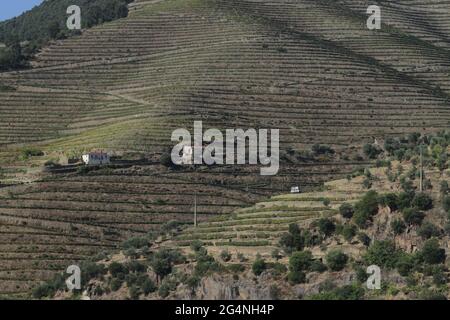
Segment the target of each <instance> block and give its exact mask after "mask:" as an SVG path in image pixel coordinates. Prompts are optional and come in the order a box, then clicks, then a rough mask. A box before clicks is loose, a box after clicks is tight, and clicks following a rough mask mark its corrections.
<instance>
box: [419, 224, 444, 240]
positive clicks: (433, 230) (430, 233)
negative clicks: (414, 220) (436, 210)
mask: <svg viewBox="0 0 450 320" xmlns="http://www.w3.org/2000/svg"><path fill="white" fill-rule="evenodd" d="M417 234H418V235H419V236H421V237H422V238H423V239H430V238H432V237H438V236H439V235H440V234H441V232H440V230H439V229H438V227H436V226H435V225H434V224H432V223H431V222H428V221H427V222H424V223H423V224H422V225H421V226H420V228H419V230H417Z"/></svg>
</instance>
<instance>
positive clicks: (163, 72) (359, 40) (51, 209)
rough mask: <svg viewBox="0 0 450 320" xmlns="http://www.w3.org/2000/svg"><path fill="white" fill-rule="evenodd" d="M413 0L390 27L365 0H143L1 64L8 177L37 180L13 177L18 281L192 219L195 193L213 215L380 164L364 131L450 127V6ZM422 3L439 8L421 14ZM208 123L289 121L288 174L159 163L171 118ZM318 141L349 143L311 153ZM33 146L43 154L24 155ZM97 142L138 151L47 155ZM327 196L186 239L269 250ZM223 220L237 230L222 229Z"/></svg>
mask: <svg viewBox="0 0 450 320" xmlns="http://www.w3.org/2000/svg"><path fill="white" fill-rule="evenodd" d="M405 3H406V2H403V1H391V2H390V4H389V5H387V6H386V7H385V2H382V3H381V2H380V5H381V6H382V8H386V12H385V13H383V17H386V19H384V20H383V21H384V23H385V25H384V27H383V29H382V31H378V32H373V31H368V30H366V29H365V26H364V21H365V17H366V16H365V15H364V10H363V9H364V6H365V4H366V2H365V1H338V2H336V1H303V0H302V1H282V0H277V1H262V0H260V1H256V0H254V1H249V0H244V1H230V0H227V1H222V0H163V1H135V2H134V3H132V4H131V5H130V13H129V16H128V17H127V18H124V19H120V20H116V21H113V22H109V23H104V24H102V25H99V26H96V27H94V28H92V29H89V30H85V31H83V33H82V35H80V36H77V37H71V38H70V39H66V40H63V41H54V42H53V43H52V44H51V45H50V46H49V47H47V48H45V49H43V50H42V52H40V54H39V55H38V57H37V58H36V60H35V61H34V64H35V68H33V69H31V70H24V71H19V72H8V73H2V74H0V82H1V84H2V88H3V85H5V86H6V87H7V88H10V89H8V90H3V89H2V90H0V113H1V117H0V146H1V147H2V149H1V150H0V167H2V171H0V172H1V174H2V183H4V181H5V180H7V181H6V182H7V183H17V181H26V182H30V181H34V180H37V182H36V183H34V184H31V185H29V186H21V187H9V188H7V189H2V199H1V200H2V204H1V208H0V218H1V219H2V220H1V221H2V225H1V228H2V229H1V230H2V237H3V238H2V243H3V244H4V247H3V251H2V252H4V255H3V258H2V259H0V260H1V263H2V265H4V266H5V269H6V271H5V273H6V275H5V276H4V279H8V281H9V282H8V281H7V282H2V283H4V284H5V286H3V288H2V292H3V293H7V294H11V293H16V294H23V293H27V292H29V288H31V287H32V286H34V285H35V284H36V283H38V282H39V281H40V280H41V279H47V278H49V277H50V275H51V274H53V273H54V272H55V271H57V270H61V269H63V268H64V266H66V265H67V264H68V263H71V262H72V261H79V260H83V259H84V258H85V257H87V256H89V255H92V254H93V253H95V252H99V251H101V250H104V249H107V248H117V246H118V245H119V244H120V242H121V241H122V240H124V239H127V238H128V237H131V236H135V235H142V234H145V233H146V232H148V231H151V230H153V229H158V228H160V227H161V225H163V224H164V223H166V222H168V221H170V220H173V219H176V220H179V221H180V222H182V223H190V222H191V221H192V202H193V197H194V195H195V193H198V194H200V196H199V199H200V200H199V207H200V208H201V209H200V213H199V214H200V220H206V219H208V218H209V217H210V216H211V215H214V214H225V213H229V212H231V211H233V210H235V209H236V208H238V207H242V206H246V205H249V204H252V203H255V202H257V201H262V200H264V199H265V198H266V197H268V196H270V195H273V194H278V193H285V192H286V191H287V190H289V189H290V187H291V186H293V185H300V186H301V188H302V190H305V191H307V190H310V189H312V188H317V187H318V186H320V185H321V184H322V182H324V181H327V180H330V179H336V178H340V177H341V178H342V177H345V175H347V174H350V173H351V172H352V171H354V170H355V169H358V167H361V166H367V165H368V164H370V161H368V160H364V161H361V158H360V157H358V155H359V153H360V152H359V150H360V148H359V145H360V144H362V143H365V142H372V141H374V138H383V137H387V136H397V135H400V134H404V133H409V132H416V131H420V132H433V131H438V130H441V129H443V128H448V126H449V121H450V114H449V113H450V107H449V100H448V94H449V93H448V91H449V80H448V74H449V63H448V61H449V59H448V58H449V51H448V50H449V48H448V39H447V38H446V37H445V34H446V32H447V30H448V21H450V20H449V19H446V18H447V17H448V12H449V10H446V9H448V8H449V6H448V5H449V4H448V3H447V2H446V1H439V2H438V1H432V2H427V3H426V4H425V3H422V2H420V1H416V2H414V3H412V4H411V5H410V6H408V7H407V6H406V5H405ZM408 3H409V2H408ZM383 12H384V11H383ZM418 14H423V15H424V17H425V16H426V17H429V19H428V20H427V21H428V22H427V23H425V18H424V19H421V23H418V24H415V23H414V21H415V18H416V17H417V15H418ZM400 16H401V17H402V18H401V19H399V17H400ZM194 120H202V121H203V122H204V127H205V128H207V127H214V128H219V129H225V128H244V129H246V128H256V129H258V128H279V129H280V132H281V137H280V139H281V141H280V144H281V149H282V150H281V153H282V155H283V159H282V164H281V169H280V173H279V174H278V175H277V176H275V177H271V178H270V177H260V176H259V168H257V167H254V166H242V167H235V166H234V167H233V166H218V167H213V168H205V167H201V168H186V169H184V170H182V171H181V172H180V171H173V170H168V169H166V168H163V167H162V166H160V165H159V156H160V154H161V153H162V152H165V151H166V150H167V147H168V146H170V145H171V141H170V135H171V132H172V131H173V130H174V129H176V128H180V127H185V128H191V127H192V125H193V122H194ZM315 143H321V144H328V145H331V146H332V147H333V148H335V149H336V150H337V151H338V152H337V153H336V155H335V156H332V157H323V158H321V159H319V157H316V158H314V157H309V155H308V152H305V151H306V150H309V148H310V147H311V145H313V144H315ZM28 148H37V149H39V150H42V151H43V153H44V156H43V157H35V158H32V159H26V160H25V161H22V160H19V158H20V155H21V153H22V152H23V151H24V149H25V150H26V149H28ZM97 148H101V149H105V150H108V151H109V152H111V153H115V154H117V155H125V158H127V156H128V155H129V154H139V160H138V161H136V162H133V161H130V162H128V163H127V164H125V165H119V166H117V167H113V168H110V169H105V170H100V171H99V172H92V173H90V174H88V175H79V174H77V173H76V172H75V173H71V174H68V175H64V174H62V175H58V174H57V175H50V178H49V177H47V174H42V173H41V172H38V171H40V168H41V167H42V165H43V164H44V163H45V162H46V161H47V160H54V158H58V157H59V156H61V155H66V156H67V155H76V156H79V155H80V154H81V153H82V152H84V151H89V150H91V149H97ZM128 160H129V159H125V160H124V161H128ZM319 160H320V161H319ZM3 175H5V176H6V179H4V178H3ZM22 175H23V176H22ZM43 176H44V178H45V179H43ZM201 193H203V195H202V194H201ZM319 198H320V197H313V198H312V199H311V201H313V202H314V203H316V204H317V206H313V207H312V208H313V209H314V210H305V211H302V210H294V211H293V212H290V211H289V210H288V211H287V212H283V210H281V211H282V212H280V210H279V209H282V208H280V207H279V205H278V204H277V203H276V202H274V203H269V204H272V205H274V207H272V208H268V209H266V210H262V212H256V216H255V217H253V216H252V214H253V212H247V214H248V217H246V216H245V215H244V216H243V217H245V219H243V222H242V223H246V222H252V223H253V222H259V221H262V222H263V223H261V225H258V224H256V225H255V226H254V227H251V226H244V229H242V230H238V227H237V225H238V224H239V222H236V223H235V222H233V221H232V222H227V223H226V224H229V228H228V229H227V226H222V224H223V223H224V222H223V221H218V222H217V221H216V222H214V221H212V222H210V224H211V225H208V224H205V225H204V226H208V227H207V228H210V229H207V228H206V230H204V232H203V234H201V232H200V233H199V234H197V231H195V232H194V231H192V232H191V233H192V234H189V233H187V234H186V235H185V236H184V237H185V238H184V239H183V238H181V239H179V240H180V241H190V240H192V239H195V238H199V239H203V240H208V241H211V240H213V239H212V238H216V239H214V241H217V242H218V243H219V242H222V243H223V242H227V241H229V240H228V239H231V240H232V243H233V242H235V243H239V242H242V241H243V242H244V244H245V243H247V242H252V241H255V239H256V240H258V241H259V242H258V243H255V244H258V245H262V246H266V247H268V248H270V245H271V244H272V243H273V242H272V241H271V240H273V239H275V238H274V237H275V236H277V235H278V234H279V233H280V232H281V231H282V229H281V227H282V228H285V227H286V226H287V224H288V223H289V222H290V221H300V220H302V219H304V218H308V217H310V216H315V215H317V214H327V213H329V211H330V209H329V208H325V207H324V206H323V205H321V204H320V200H319ZM302 200H305V199H302ZM301 203H303V202H301V201H300V204H301ZM258 210H259V209H258ZM311 211H312V212H311ZM266 213H267V214H268V215H269V216H272V215H275V216H277V217H278V216H279V217H280V229H278V228H277V227H274V226H268V225H266V224H265V222H264V221H266V220H265V219H266V218H265V214H266ZM242 214H245V212H242ZM255 219H256V220H255ZM216 227H217V228H225V229H224V230H223V232H217V233H214V232H215V231H214V232H213V235H212V236H211V235H209V234H208V230H214V228H216ZM202 228H203V225H202ZM245 228H247V229H245ZM249 228H250V229H249ZM252 228H253V229H252ZM253 230H254V231H257V232H260V233H255V232H253ZM268 230H271V231H272V233H271V232H267V233H266V231H268ZM216 231H218V230H216ZM249 231H250V232H249ZM261 232H263V233H264V234H261ZM203 236H205V237H206V238H202V237H203ZM272 236H273V237H272ZM222 237H223V238H222ZM267 237H269V238H268V239H267ZM271 237H272V238H271ZM208 238H209V239H208ZM19 239H20V241H18V240H19ZM68 239H73V240H74V241H75V240H76V242H71V241H69V240H68ZM247 239H248V241H247ZM12 240H14V241H18V242H17V243H18V244H17V245H11V242H12ZM36 246H37V247H38V248H36ZM46 251H49V252H52V253H51V254H46V253H45V252H46ZM36 252H37V253H38V254H36ZM52 261H53V263H52ZM30 270H33V271H34V270H38V272H37V273H33V272H31V271H30ZM5 281H6V280H5Z"/></svg>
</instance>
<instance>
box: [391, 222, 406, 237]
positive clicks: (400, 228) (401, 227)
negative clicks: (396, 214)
mask: <svg viewBox="0 0 450 320" xmlns="http://www.w3.org/2000/svg"><path fill="white" fill-rule="evenodd" d="M391 229H392V231H393V232H394V234H395V235H399V234H402V233H403V232H404V231H405V229H406V225H405V223H404V222H403V221H402V220H400V219H395V220H392V221H391Z"/></svg>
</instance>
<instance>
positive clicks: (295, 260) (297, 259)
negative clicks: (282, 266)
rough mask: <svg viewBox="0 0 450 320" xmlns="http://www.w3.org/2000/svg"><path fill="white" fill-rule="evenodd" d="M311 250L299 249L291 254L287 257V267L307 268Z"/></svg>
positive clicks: (292, 268) (304, 269)
mask: <svg viewBox="0 0 450 320" xmlns="http://www.w3.org/2000/svg"><path fill="white" fill-rule="evenodd" d="M312 261H313V260H312V254H311V251H299V252H295V253H293V254H292V256H291V257H290V258H289V269H290V270H291V271H306V270H309V268H310V266H311V263H312Z"/></svg>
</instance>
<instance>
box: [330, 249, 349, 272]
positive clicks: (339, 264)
mask: <svg viewBox="0 0 450 320" xmlns="http://www.w3.org/2000/svg"><path fill="white" fill-rule="evenodd" d="M325 259H326V263H327V266H328V268H330V269H331V270H332V271H341V270H342V269H344V268H345V266H346V264H347V261H348V256H347V255H346V254H345V253H343V252H342V251H339V250H332V251H330V252H328V253H327V255H326V257H325Z"/></svg>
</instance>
